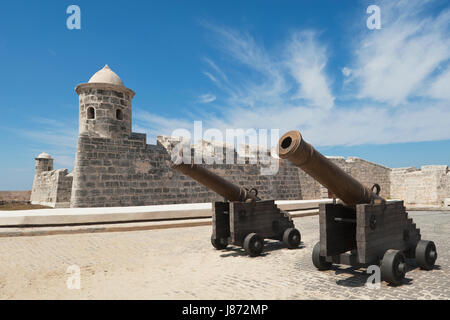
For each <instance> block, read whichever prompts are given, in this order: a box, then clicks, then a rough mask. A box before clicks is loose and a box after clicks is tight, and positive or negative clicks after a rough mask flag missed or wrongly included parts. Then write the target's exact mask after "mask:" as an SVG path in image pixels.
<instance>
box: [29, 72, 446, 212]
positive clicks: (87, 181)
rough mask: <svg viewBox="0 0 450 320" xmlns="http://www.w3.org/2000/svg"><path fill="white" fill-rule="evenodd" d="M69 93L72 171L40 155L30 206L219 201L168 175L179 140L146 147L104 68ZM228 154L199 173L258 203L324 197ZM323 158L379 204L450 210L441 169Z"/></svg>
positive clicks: (309, 185) (304, 178)
mask: <svg viewBox="0 0 450 320" xmlns="http://www.w3.org/2000/svg"><path fill="white" fill-rule="evenodd" d="M75 91H76V92H77V94H78V95H79V135H78V145H77V151H76V159H75V166H74V170H73V172H72V173H69V172H68V170H67V169H58V170H54V168H53V159H52V158H51V156H50V155H49V154H47V153H45V152H44V153H41V154H40V155H39V156H38V157H37V158H36V159H35V160H36V174H35V177H34V181H33V188H32V192H31V202H32V203H33V204H41V205H46V206H51V207H111V206H142V205H155V204H174V203H201V202H210V201H213V200H222V199H220V196H218V195H217V194H215V193H214V192H212V191H210V190H208V189H207V188H205V187H203V186H202V185H200V184H198V183H197V182H195V181H193V180H192V179H190V178H189V177H185V176H184V175H182V174H180V173H178V172H177V171H176V170H173V169H171V168H170V163H171V162H170V150H171V148H172V147H173V145H174V143H175V142H177V141H179V140H177V139H175V138H171V137H166V136H158V138H157V144H156V145H152V144H147V143H146V135H145V134H142V133H135V132H132V110H131V105H132V99H133V97H134V94H135V93H134V92H133V91H132V90H131V89H129V88H126V87H125V86H124V85H123V83H122V80H121V79H120V78H119V77H118V76H117V75H116V74H115V73H114V72H113V71H112V70H111V69H110V68H109V67H108V66H105V67H104V68H103V69H101V70H100V71H98V72H97V73H95V74H94V75H93V76H92V77H91V78H90V80H89V81H88V83H83V84H80V85H78V86H77V87H76V88H75ZM200 145H201V146H202V147H203V150H207V149H208V147H211V145H212V144H211V143H210V142H208V141H201V142H200ZM205 147H206V148H205ZM240 147H242V146H240ZM244 149H246V150H247V149H248V146H244ZM204 152H205V151H204ZM233 152H234V156H235V159H238V158H239V157H241V159H243V162H244V163H243V164H212V165H206V164H205V166H207V167H208V169H210V170H212V171H214V172H216V173H217V174H219V175H221V176H223V177H225V178H227V179H229V180H230V181H231V182H233V183H236V184H238V185H241V186H244V187H247V188H251V187H255V188H257V189H258V191H259V194H260V195H261V197H262V198H264V199H275V200H300V199H319V198H327V197H328V191H327V190H326V189H325V188H324V187H322V186H321V185H320V184H319V183H318V182H316V181H315V180H314V179H312V178H311V177H309V176H308V175H307V174H306V173H304V172H303V171H302V170H301V169H298V168H296V167H294V166H292V165H291V164H290V163H288V162H287V161H285V162H280V168H279V171H278V173H277V174H275V175H261V174H260V169H261V167H262V166H263V164H262V163H261V162H260V161H257V162H256V163H253V162H252V161H250V158H251V157H252V156H255V155H252V154H251V153H249V152H247V153H246V154H245V156H244V158H242V155H241V154H240V153H237V152H235V151H234V150H233ZM329 158H330V159H332V161H333V162H335V163H336V164H337V165H338V166H340V167H341V168H343V169H344V170H345V171H346V172H348V173H349V174H350V175H352V176H354V177H355V178H356V179H358V180H359V181H360V182H361V183H363V184H364V185H366V186H368V187H371V186H372V185H373V184H374V183H378V184H379V185H380V186H381V195H382V196H383V197H385V198H388V199H402V200H405V203H406V204H408V205H437V206H440V205H444V204H445V205H450V201H449V200H450V199H448V198H450V171H449V167H448V166H447V165H433V166H422V167H421V169H417V168H415V167H410V168H398V169H391V168H387V167H384V166H381V165H378V164H375V163H371V162H369V161H366V160H363V159H359V158H353V157H351V158H348V159H345V158H343V157H329ZM277 161H278V160H277ZM235 163H239V162H235Z"/></svg>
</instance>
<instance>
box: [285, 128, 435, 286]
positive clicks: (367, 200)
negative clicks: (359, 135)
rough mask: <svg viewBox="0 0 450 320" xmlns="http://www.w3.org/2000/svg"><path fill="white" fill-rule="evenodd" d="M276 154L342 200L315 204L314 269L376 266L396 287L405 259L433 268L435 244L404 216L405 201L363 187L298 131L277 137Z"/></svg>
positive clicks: (383, 276) (403, 271)
mask: <svg viewBox="0 0 450 320" xmlns="http://www.w3.org/2000/svg"><path fill="white" fill-rule="evenodd" d="M279 155H280V158H282V159H288V160H290V161H291V162H292V163H293V164H295V165H296V166H297V167H299V168H301V169H303V170H304V171H305V172H306V173H308V174H309V175H310V176H312V177H313V178H314V179H316V180H317V181H319V182H320V183H321V184H322V185H324V186H325V187H326V188H328V190H329V191H331V192H332V193H333V194H334V195H335V196H337V197H338V198H339V199H340V200H341V201H340V202H341V203H336V201H334V202H333V203H329V204H321V205H320V206H319V222H320V241H319V242H318V243H317V244H316V245H315V246H314V248H313V253H312V261H313V264H314V266H315V267H316V268H317V269H319V270H328V269H330V268H331V266H332V264H333V263H335V264H344V265H351V266H357V267H367V266H369V265H379V266H380V271H381V278H382V280H384V281H386V282H388V283H391V284H394V285H398V284H401V283H402V282H403V279H404V277H405V274H406V271H407V263H406V258H415V260H416V263H417V265H418V266H419V267H420V268H422V269H425V270H431V269H433V268H434V264H435V261H436V259H437V250H436V246H435V244H434V243H433V242H432V241H426V240H421V234H420V229H418V228H416V224H415V223H414V222H413V220H412V219H411V218H408V213H407V212H406V210H405V207H404V205H403V201H386V200H385V199H383V198H381V197H380V196H379V192H380V187H379V186H378V185H374V187H372V189H368V188H367V187H365V186H363V185H362V184H361V183H359V182H358V181H357V180H355V179H354V178H353V177H351V176H350V175H348V174H347V173H346V172H344V171H343V170H341V169H340V168H339V167H338V166H336V165H335V164H334V163H332V162H331V161H330V160H329V159H327V158H326V157H324V156H323V155H322V154H320V153H319V152H318V151H317V150H315V149H314V148H313V147H312V146H311V145H310V144H308V143H307V142H306V141H304V140H303V138H302V136H301V134H300V132H298V131H289V132H288V133H286V134H285V135H284V136H283V137H281V139H280V142H279Z"/></svg>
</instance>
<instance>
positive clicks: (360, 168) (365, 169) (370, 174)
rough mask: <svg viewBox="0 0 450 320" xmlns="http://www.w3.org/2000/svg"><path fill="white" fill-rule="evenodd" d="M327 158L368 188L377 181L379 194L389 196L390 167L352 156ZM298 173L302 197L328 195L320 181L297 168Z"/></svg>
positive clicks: (316, 197) (306, 198)
mask: <svg viewBox="0 0 450 320" xmlns="http://www.w3.org/2000/svg"><path fill="white" fill-rule="evenodd" d="M327 158H328V159H329V160H331V161H332V162H333V163H334V164H336V165H337V166H338V167H339V168H341V169H342V170H344V171H345V172H347V173H348V174H350V175H351V176H352V177H354V178H355V179H356V180H358V181H359V182H361V183H362V184H363V185H365V186H367V187H368V188H371V187H372V186H373V184H375V183H378V184H379V185H380V187H381V193H380V194H381V196H382V197H389V196H390V189H391V183H390V173H391V169H390V168H387V167H384V166H381V165H378V164H375V163H372V162H369V161H366V160H363V159H359V158H354V157H351V158H349V159H347V160H346V159H345V158H344V157H327ZM298 175H299V179H300V185H301V191H302V199H305V200H310V199H320V198H327V197H328V192H327V189H326V188H324V187H322V185H321V184H320V183H318V182H317V181H315V180H314V179H313V178H311V177H310V176H309V175H308V174H306V173H305V172H304V171H303V170H301V169H298Z"/></svg>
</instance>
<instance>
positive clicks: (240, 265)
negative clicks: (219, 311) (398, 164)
mask: <svg viewBox="0 0 450 320" xmlns="http://www.w3.org/2000/svg"><path fill="white" fill-rule="evenodd" d="M410 216H411V217H413V218H414V221H415V222H416V223H417V224H418V226H419V227H420V228H421V231H422V235H423V238H424V239H431V240H433V241H435V243H436V245H437V247H438V251H439V258H438V261H437V266H436V268H435V270H432V271H428V272H427V271H422V270H419V269H417V268H415V267H414V262H412V265H411V267H410V268H411V269H412V270H411V271H410V272H408V274H407V279H406V280H405V284H404V285H403V286H400V287H391V286H388V285H386V284H384V283H383V284H382V286H381V288H380V289H369V288H367V287H365V285H364V284H365V281H366V280H367V277H368V275H367V274H366V273H365V270H364V269H361V270H354V269H353V268H348V267H346V266H336V267H333V269H332V270H329V271H325V272H320V271H317V270H316V269H315V268H314V267H313V265H312V263H311V251H312V247H313V246H314V244H315V243H316V242H317V240H318V237H319V233H318V217H317V216H312V217H304V218H296V219H295V223H296V227H297V228H299V229H300V230H301V232H302V237H303V239H302V240H303V245H302V246H301V247H300V248H299V249H295V250H288V249H286V248H284V247H283V245H282V244H280V243H279V242H275V241H270V242H267V243H266V250H265V254H264V255H263V256H260V257H256V258H250V257H248V256H247V255H246V254H245V252H244V251H243V250H242V249H241V248H236V247H229V248H227V249H225V250H220V251H217V250H214V249H213V248H212V247H211V244H210V239H209V238H210V233H211V227H210V226H201V227H190V228H176V229H162V230H148V231H130V232H114V233H92V234H74V235H53V236H39V237H14V238H1V239H0V261H1V263H0V298H1V299H450V277H449V275H450V272H449V271H450V270H449V262H450V250H449V249H450V243H449V237H448V234H449V232H450V214H448V213H443V212H414V213H411V214H410ZM71 266H72V267H71ZM78 267H79V270H80V284H81V288H80V289H73V288H70V284H74V283H75V284H76V282H73V281H71V280H73V279H74V274H73V273H72V274H71V273H70V270H75V271H76V269H77V268H78ZM68 268H69V269H68ZM70 268H74V269H70ZM68 271H69V273H68ZM68 282H69V287H68Z"/></svg>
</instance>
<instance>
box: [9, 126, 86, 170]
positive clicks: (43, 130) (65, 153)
mask: <svg viewBox="0 0 450 320" xmlns="http://www.w3.org/2000/svg"><path fill="white" fill-rule="evenodd" d="M31 123H33V125H32V126H30V127H32V129H28V128H27V129H23V128H22V129H17V128H14V129H10V130H11V131H14V132H15V133H16V134H18V135H20V136H23V137H26V138H28V140H30V141H32V142H33V146H32V147H30V149H31V150H32V151H33V152H34V153H36V156H37V155H38V154H39V153H41V152H44V151H45V152H47V153H49V154H50V155H51V156H52V157H53V159H54V160H55V168H58V167H65V168H69V169H72V168H73V165H74V162H75V152H76V147H77V138H78V126H77V123H76V120H70V121H69V120H56V119H51V118H33V119H31ZM35 144H36V145H39V148H36V147H35Z"/></svg>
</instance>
